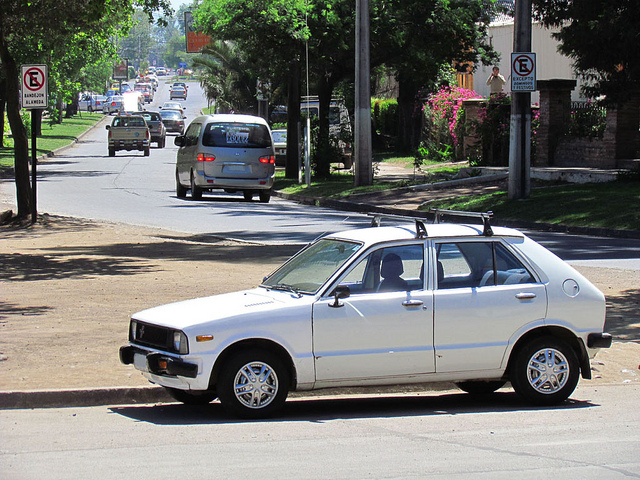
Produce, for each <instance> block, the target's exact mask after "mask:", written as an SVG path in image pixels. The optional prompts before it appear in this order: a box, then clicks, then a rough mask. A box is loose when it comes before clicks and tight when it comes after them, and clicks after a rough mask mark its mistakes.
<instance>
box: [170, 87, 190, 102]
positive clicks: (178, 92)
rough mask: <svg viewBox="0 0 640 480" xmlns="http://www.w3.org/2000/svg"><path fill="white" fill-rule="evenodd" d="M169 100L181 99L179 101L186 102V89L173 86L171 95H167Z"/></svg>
mask: <svg viewBox="0 0 640 480" xmlns="http://www.w3.org/2000/svg"><path fill="white" fill-rule="evenodd" d="M169 98H170V99H171V100H173V99H178V98H179V99H181V100H186V99H187V89H186V88H184V87H176V86H173V87H171V93H170V94H169Z"/></svg>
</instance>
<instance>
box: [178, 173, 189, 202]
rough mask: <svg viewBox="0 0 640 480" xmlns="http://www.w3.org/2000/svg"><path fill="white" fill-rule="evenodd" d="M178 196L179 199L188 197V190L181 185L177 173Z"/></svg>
mask: <svg viewBox="0 0 640 480" xmlns="http://www.w3.org/2000/svg"><path fill="white" fill-rule="evenodd" d="M176 196H177V197H178V198H185V197H186V196H187V188H186V187H184V186H183V185H182V184H181V183H180V180H179V179H178V172H176Z"/></svg>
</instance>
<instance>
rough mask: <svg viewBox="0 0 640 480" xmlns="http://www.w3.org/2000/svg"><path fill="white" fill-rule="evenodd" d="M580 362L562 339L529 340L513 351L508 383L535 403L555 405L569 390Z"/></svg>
mask: <svg viewBox="0 0 640 480" xmlns="http://www.w3.org/2000/svg"><path fill="white" fill-rule="evenodd" d="M579 374H580V366H579V362H578V357H577V356H576V353H575V352H574V350H573V349H572V348H571V347H570V346H569V345H568V344H567V343H566V342H564V341H563V340H561V339H559V338H555V337H541V338H536V339H533V340H531V341H530V342H529V343H527V344H526V345H525V346H524V347H523V348H522V349H521V350H520V351H519V352H518V353H517V355H516V358H515V362H514V363H513V365H512V368H511V384H512V385H513V388H514V390H515V391H516V393H517V394H518V395H520V396H521V397H522V398H524V399H525V400H527V401H529V402H531V403H533V404H535V405H555V404H557V403H560V402H563V401H564V400H566V399H567V398H569V395H571V394H572V393H573V391H574V390H575V388H576V385H577V384H578V378H579Z"/></svg>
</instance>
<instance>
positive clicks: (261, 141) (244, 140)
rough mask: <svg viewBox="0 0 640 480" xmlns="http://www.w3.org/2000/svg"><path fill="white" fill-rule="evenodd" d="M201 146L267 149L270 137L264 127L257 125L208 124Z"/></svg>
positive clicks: (269, 144)
mask: <svg viewBox="0 0 640 480" xmlns="http://www.w3.org/2000/svg"><path fill="white" fill-rule="evenodd" d="M202 144H203V145H204V146H206V147H247V148H267V147H269V146H271V136H270V135H269V129H268V128H267V126H266V125H261V124H259V123H230V122H220V123H210V124H208V125H207V126H206V127H205V131H204V134H203V136H202Z"/></svg>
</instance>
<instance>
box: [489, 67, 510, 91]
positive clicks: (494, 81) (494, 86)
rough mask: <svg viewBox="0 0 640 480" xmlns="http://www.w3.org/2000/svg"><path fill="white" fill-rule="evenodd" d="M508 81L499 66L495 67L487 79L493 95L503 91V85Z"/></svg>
mask: <svg viewBox="0 0 640 480" xmlns="http://www.w3.org/2000/svg"><path fill="white" fill-rule="evenodd" d="M506 83H507V81H506V80H505V79H504V77H503V76H502V75H501V74H500V69H499V68H498V67H493V69H492V73H491V76H490V77H489V78H488V79H487V85H489V86H490V87H491V95H493V94H494V93H500V92H502V87H503V86H504V85H505V84H506Z"/></svg>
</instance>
